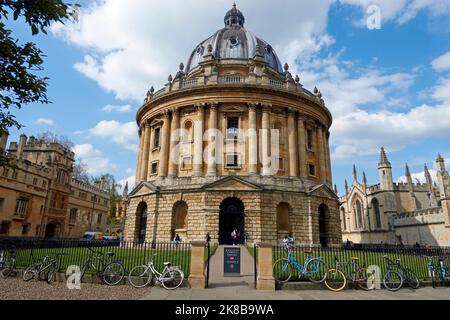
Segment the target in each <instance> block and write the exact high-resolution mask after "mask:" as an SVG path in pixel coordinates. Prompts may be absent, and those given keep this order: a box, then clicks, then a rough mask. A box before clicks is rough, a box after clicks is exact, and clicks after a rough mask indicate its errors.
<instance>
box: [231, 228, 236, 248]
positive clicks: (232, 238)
mask: <svg viewBox="0 0 450 320" xmlns="http://www.w3.org/2000/svg"><path fill="white" fill-rule="evenodd" d="M236 239H237V229H234V230H233V232H231V240H233V246H235V245H236Z"/></svg>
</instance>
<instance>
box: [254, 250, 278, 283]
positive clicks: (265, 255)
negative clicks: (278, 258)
mask: <svg viewBox="0 0 450 320" xmlns="http://www.w3.org/2000/svg"><path fill="white" fill-rule="evenodd" d="M272 251H273V249H272V245H271V244H262V243H261V244H259V245H258V277H257V282H256V283H257V284H256V289H257V290H266V291H268V290H270V291H274V290H275V278H274V277H273V260H272V259H273V252H272Z"/></svg>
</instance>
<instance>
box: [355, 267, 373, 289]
mask: <svg viewBox="0 0 450 320" xmlns="http://www.w3.org/2000/svg"><path fill="white" fill-rule="evenodd" d="M355 276H356V285H357V287H358V288H360V289H362V290H366V291H370V290H373V289H375V285H376V283H375V281H376V278H375V273H369V272H368V271H367V269H366V268H361V269H359V270H358V271H357V272H356V275H355Z"/></svg>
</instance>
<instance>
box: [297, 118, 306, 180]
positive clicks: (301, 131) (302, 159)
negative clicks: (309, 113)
mask: <svg viewBox="0 0 450 320" xmlns="http://www.w3.org/2000/svg"><path fill="white" fill-rule="evenodd" d="M297 126H298V157H299V165H300V170H299V171H300V177H302V178H306V177H308V171H307V168H306V129H305V120H304V118H303V116H302V115H299V117H298V120H297Z"/></svg>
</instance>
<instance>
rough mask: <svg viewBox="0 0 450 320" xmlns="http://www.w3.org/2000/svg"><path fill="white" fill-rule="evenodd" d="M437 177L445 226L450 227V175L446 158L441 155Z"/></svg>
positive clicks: (438, 160) (438, 161) (437, 161)
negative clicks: (446, 165)
mask: <svg viewBox="0 0 450 320" xmlns="http://www.w3.org/2000/svg"><path fill="white" fill-rule="evenodd" d="M436 164H437V169H438V173H437V178H438V184H439V189H440V194H441V205H442V210H443V212H444V218H445V226H446V227H447V228H450V175H449V173H448V171H447V170H446V168H445V160H444V158H442V156H441V155H439V156H438V158H437V160H436Z"/></svg>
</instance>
